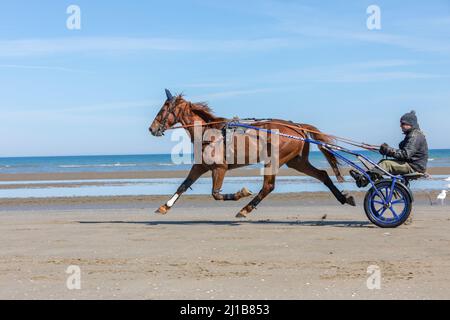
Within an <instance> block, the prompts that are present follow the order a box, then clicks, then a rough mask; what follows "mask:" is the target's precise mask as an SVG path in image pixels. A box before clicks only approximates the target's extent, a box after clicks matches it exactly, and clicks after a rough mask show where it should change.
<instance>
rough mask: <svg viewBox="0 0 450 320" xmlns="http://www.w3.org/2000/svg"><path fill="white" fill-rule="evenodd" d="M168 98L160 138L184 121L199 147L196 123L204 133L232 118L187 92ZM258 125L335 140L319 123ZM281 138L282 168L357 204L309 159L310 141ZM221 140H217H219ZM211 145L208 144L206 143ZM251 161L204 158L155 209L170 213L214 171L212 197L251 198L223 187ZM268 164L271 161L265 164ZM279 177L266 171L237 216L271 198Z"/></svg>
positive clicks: (157, 127)
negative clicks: (230, 172) (187, 96)
mask: <svg viewBox="0 0 450 320" xmlns="http://www.w3.org/2000/svg"><path fill="white" fill-rule="evenodd" d="M166 96H167V99H166V101H165V102H164V104H163V105H162V107H161V110H160V111H159V112H158V114H157V115H156V117H155V119H154V121H153V122H152V124H151V126H150V127H149V131H150V133H151V134H152V135H153V136H156V137H160V136H163V135H164V133H165V131H166V130H168V129H172V128H174V126H175V125H176V124H181V128H184V129H185V130H186V131H187V133H188V135H189V136H190V139H191V142H192V143H193V144H194V148H195V141H194V135H195V132H194V130H195V128H196V125H200V126H201V130H202V133H203V132H204V131H205V130H206V128H211V129H216V130H224V129H225V128H226V123H227V122H229V121H230V120H229V119H226V118H221V117H217V116H215V115H214V113H213V111H212V109H211V108H210V107H209V106H208V104H207V103H193V102H190V101H187V100H186V99H185V98H184V96H183V95H181V94H180V95H176V96H173V95H172V94H171V92H170V91H169V90H167V89H166ZM258 126H259V127H260V128H262V129H265V130H270V132H272V131H275V130H277V132H280V133H283V134H286V135H296V136H301V137H303V138H307V137H312V138H313V139H316V140H318V141H322V142H324V143H332V142H333V138H331V137H329V136H328V135H326V134H324V133H322V132H321V131H319V130H318V129H317V128H316V127H315V126H312V125H308V124H295V125H293V122H291V121H286V120H281V119H270V120H268V121H264V122H262V123H260V124H258ZM277 138H278V139H279V141H278V152H279V154H278V166H279V167H281V166H283V165H286V166H287V167H289V168H292V169H295V170H297V171H299V172H301V173H304V174H306V175H308V176H311V177H313V178H316V179H318V180H320V181H321V182H322V183H323V184H324V185H325V186H327V187H328V189H329V190H330V191H331V192H332V193H333V195H334V196H335V198H336V199H337V200H338V202H339V203H341V204H342V205H345V204H348V205H351V206H355V200H354V198H353V197H352V196H349V195H348V194H346V193H343V192H341V191H339V190H338V189H337V187H336V186H335V185H334V183H333V181H332V180H331V178H330V177H329V175H328V173H327V171H325V170H320V169H318V168H316V167H314V166H313V165H312V164H311V163H310V162H309V160H308V156H309V151H310V144H309V143H308V142H306V141H302V140H298V139H290V138H289V137H287V136H284V135H279V136H278V137H277ZM272 140H273V137H269V138H268V140H267V143H268V144H269V145H270V144H271V141H272ZM216 142H217V141H216ZM206 145H208V143H206ZM204 147H205V143H203V144H202V148H204ZM233 148H234V150H232V151H233V152H235V153H237V152H238V151H241V152H242V150H237V148H238V147H237V145H236V144H235V145H234V146H233ZM319 149H320V150H321V151H322V153H323V154H324V156H325V158H326V159H327V161H328V163H329V164H330V166H331V168H332V169H333V171H334V173H335V175H336V178H337V180H338V181H339V182H343V181H344V178H343V177H342V175H341V173H340V170H339V162H338V160H337V159H336V157H335V156H334V155H332V154H331V153H329V152H328V151H326V150H325V149H324V148H322V147H320V146H319ZM248 151H249V143H246V144H245V153H246V154H247V153H249V152H248ZM250 164H251V163H250V162H249V161H248V156H246V157H245V161H244V163H239V164H236V163H227V161H223V162H222V163H210V162H208V163H206V161H204V160H203V159H202V160H201V161H200V162H199V163H195V164H194V165H193V166H192V168H191V170H190V172H189V174H188V176H187V178H186V179H185V180H184V182H183V183H182V184H181V185H180V186H179V188H178V189H177V191H176V193H175V194H174V195H173V196H172V198H170V200H169V201H167V202H166V203H165V204H163V205H162V206H160V207H159V208H158V209H157V210H156V211H155V212H156V213H159V214H167V213H168V212H169V210H170V209H171V208H172V207H173V206H174V204H175V202H176V201H177V200H178V199H179V198H180V196H181V195H182V194H183V193H185V192H186V191H187V190H188V189H189V188H190V187H191V186H192V185H193V184H194V183H195V182H196V181H197V180H198V179H199V178H200V177H201V176H202V175H204V174H205V173H207V172H209V171H211V172H212V185H213V187H212V197H213V198H214V199H215V200H217V201H238V200H240V199H242V198H245V197H249V196H251V195H252V193H251V192H250V191H249V190H248V189H247V188H243V189H242V190H240V191H238V192H236V193H234V194H222V193H221V188H222V185H223V181H224V177H225V174H226V172H227V171H228V170H232V169H236V168H240V167H243V166H248V165H250ZM264 165H265V166H268V165H270V164H268V163H265V164H264ZM275 178H276V174H275V173H274V172H269V173H264V182H263V186H262V188H261V190H260V191H259V193H258V194H257V195H256V196H255V197H254V198H253V199H252V200H251V201H250V202H249V203H248V204H247V205H246V206H245V207H243V208H242V209H241V210H240V211H239V213H238V214H237V215H236V217H237V218H246V217H248V215H249V214H250V213H251V212H252V211H253V210H254V209H255V208H256V207H257V206H258V205H259V204H260V202H261V201H262V200H263V199H264V198H265V197H267V196H268V195H269V194H270V193H271V192H272V191H273V190H274V189H275Z"/></svg>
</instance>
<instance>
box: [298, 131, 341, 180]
mask: <svg viewBox="0 0 450 320" xmlns="http://www.w3.org/2000/svg"><path fill="white" fill-rule="evenodd" d="M299 125H300V127H301V128H304V129H306V130H305V132H306V134H307V135H308V136H310V137H311V138H312V139H315V140H318V141H321V142H324V143H335V140H334V139H333V138H332V137H330V136H329V135H326V134H324V133H322V132H320V130H319V129H317V128H316V127H314V126H312V125H309V124H299ZM318 148H319V150H320V151H322V153H323V155H324V156H325V158H326V159H327V161H328V163H329V164H330V166H331V168H332V169H333V171H334V174H335V175H336V178H337V180H338V181H339V182H344V181H345V180H344V177H343V176H342V175H341V172H340V170H339V166H340V163H339V161H338V159H337V158H336V157H335V156H334V155H333V154H332V153H330V152H328V151H327V150H326V149H325V148H324V147H322V146H318Z"/></svg>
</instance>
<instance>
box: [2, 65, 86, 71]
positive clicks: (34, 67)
mask: <svg viewBox="0 0 450 320" xmlns="http://www.w3.org/2000/svg"><path fill="white" fill-rule="evenodd" d="M0 68H4V69H24V70H47V71H59V72H73V73H90V72H89V71H86V70H78V69H70V68H64V67H52V66H30V65H18V64H0Z"/></svg>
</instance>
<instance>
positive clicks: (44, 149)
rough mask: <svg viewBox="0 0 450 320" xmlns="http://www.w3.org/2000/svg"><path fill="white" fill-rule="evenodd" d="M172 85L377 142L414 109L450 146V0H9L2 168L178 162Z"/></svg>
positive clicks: (0, 106) (0, 92)
mask: <svg viewBox="0 0 450 320" xmlns="http://www.w3.org/2000/svg"><path fill="white" fill-rule="evenodd" d="M70 5H78V6H79V8H80V9H81V29H80V30H70V29H68V28H67V26H66V21H67V19H68V18H69V14H67V12H66V10H67V8H68V7H69V6H70ZM370 5H377V6H378V7H379V8H380V10H381V11H380V12H381V29H379V30H369V29H368V28H367V19H368V18H369V15H370V14H368V13H367V8H368V7H369V6H370ZM164 88H169V89H170V90H172V92H174V93H184V94H185V96H186V99H188V100H191V101H193V102H196V101H207V102H209V104H210V105H211V106H212V108H213V109H214V111H215V113H216V114H217V115H218V116H223V117H229V118H231V117H234V116H239V117H241V118H246V117H270V118H281V119H287V120H293V121H296V122H301V123H309V124H312V125H315V126H317V127H319V128H320V129H321V130H322V131H324V132H327V133H330V134H334V135H337V136H343V137H348V138H351V139H354V140H357V141H364V142H367V143H372V144H381V143H383V142H387V143H389V144H391V145H397V144H398V142H399V141H400V140H401V139H402V138H403V135H402V134H401V131H400V128H399V118H400V117H401V115H403V114H404V113H406V112H408V111H410V110H416V112H417V114H418V117H419V122H420V124H421V127H422V129H423V131H424V132H425V133H426V135H427V139H428V143H429V146H430V148H450V139H449V138H448V137H449V132H448V131H449V128H450V120H449V119H450V90H449V88H450V1H448V0H431V1H399V0H390V1H378V0H371V1H365V0H357V1H356V0H355V1H353V0H345V1H344V0H337V1H336V0H334V1H331V0H330V1H320V2H319V1H312V0H311V1H293V0H284V1H281V0H280V1H275V0H270V1H265V0H258V1H251V0H250V1H236V0H227V1H213V0H209V1H207V0H182V1H181V0H180V1H140V0H129V1H123V0H117V1H105V0H95V1H92V0H90V1H84V0H80V1H75V0H73V1H63V0H53V1H51V0H41V1H28V0H15V1H12V0H10V1H5V0H1V1H0V123H1V125H0V137H1V138H0V157H13V156H57V155H102V154H151V153H169V152H170V151H171V148H172V147H173V146H174V145H175V144H176V142H174V141H171V137H170V135H167V136H166V137H164V138H156V137H153V136H151V135H150V134H149V132H148V127H149V125H150V124H151V122H152V121H153V119H154V117H155V116H156V114H157V112H158V111H159V109H160V108H161V106H162V104H163V103H164V100H165V95H164Z"/></svg>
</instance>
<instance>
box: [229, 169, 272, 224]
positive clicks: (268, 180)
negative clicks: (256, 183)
mask: <svg viewBox="0 0 450 320" xmlns="http://www.w3.org/2000/svg"><path fill="white" fill-rule="evenodd" d="M274 189H275V176H274V175H266V176H264V184H263V187H262V189H261V191H260V192H259V193H258V195H257V196H256V197H255V198H253V200H252V201H250V203H249V204H248V205H246V206H245V207H244V208H242V210H241V211H240V212H239V213H238V214H237V216H236V218H246V217H247V215H248V214H249V213H250V212H252V211H253V210H254V209H255V208H256V206H257V205H258V204H259V203H260V202H261V201H262V200H263V199H264V198H265V197H267V196H268V195H269V193H271V192H272V191H273V190H274Z"/></svg>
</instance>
